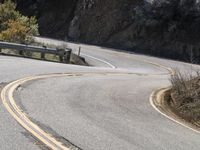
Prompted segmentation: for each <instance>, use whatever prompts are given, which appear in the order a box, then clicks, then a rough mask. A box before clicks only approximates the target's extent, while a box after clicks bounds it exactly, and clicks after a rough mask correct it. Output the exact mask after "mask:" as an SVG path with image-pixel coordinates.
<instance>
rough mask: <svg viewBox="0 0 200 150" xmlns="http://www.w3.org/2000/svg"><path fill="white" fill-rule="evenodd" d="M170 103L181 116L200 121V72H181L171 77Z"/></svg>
mask: <svg viewBox="0 0 200 150" xmlns="http://www.w3.org/2000/svg"><path fill="white" fill-rule="evenodd" d="M171 83H172V90H171V98H172V99H171V105H172V106H173V108H174V109H175V111H177V112H178V113H179V114H180V115H181V116H182V117H183V118H185V119H187V120H189V121H195V122H200V72H199V71H194V72H193V73H187V74H186V73H185V74H184V73H181V72H180V71H178V70H176V74H175V75H173V76H172V77H171Z"/></svg>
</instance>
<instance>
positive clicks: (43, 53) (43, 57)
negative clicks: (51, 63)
mask: <svg viewBox="0 0 200 150" xmlns="http://www.w3.org/2000/svg"><path fill="white" fill-rule="evenodd" d="M42 47H43V48H45V49H46V48H47V47H46V46H44V45H43V46H42ZM41 59H43V60H44V59H45V52H41Z"/></svg>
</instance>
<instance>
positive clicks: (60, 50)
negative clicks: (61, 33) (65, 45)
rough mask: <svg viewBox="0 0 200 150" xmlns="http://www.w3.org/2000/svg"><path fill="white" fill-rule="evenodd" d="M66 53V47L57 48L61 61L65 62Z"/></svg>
mask: <svg viewBox="0 0 200 150" xmlns="http://www.w3.org/2000/svg"><path fill="white" fill-rule="evenodd" d="M64 53H65V50H64V49H59V48H57V54H58V56H59V61H60V62H63V58H64Z"/></svg>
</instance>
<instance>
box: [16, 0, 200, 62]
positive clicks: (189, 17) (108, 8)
mask: <svg viewBox="0 0 200 150" xmlns="http://www.w3.org/2000/svg"><path fill="white" fill-rule="evenodd" d="M17 3H18V9H19V10H21V11H22V12H24V13H25V14H28V15H36V16H37V17H38V20H39V25H40V33H41V35H43V36H48V37H56V38H62V39H66V38H68V39H71V40H75V41H81V42H86V43H92V44H98V45H104V46H112V47H120V48H124V49H129V50H132V51H137V52H140V53H147V54H151V55H157V56H163V57H169V58H173V59H181V60H184V61H192V62H195V63H199V62H200V59H199V57H200V52H199V50H200V44H199V43H200V34H199V33H200V7H199V6H200V5H199V4H200V2H199V1H197V0H131V1H130V0H58V1H54V0H37V1H36V0H17Z"/></svg>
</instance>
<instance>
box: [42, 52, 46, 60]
mask: <svg viewBox="0 0 200 150" xmlns="http://www.w3.org/2000/svg"><path fill="white" fill-rule="evenodd" d="M41 59H43V60H44V59H45V53H44V52H41Z"/></svg>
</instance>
